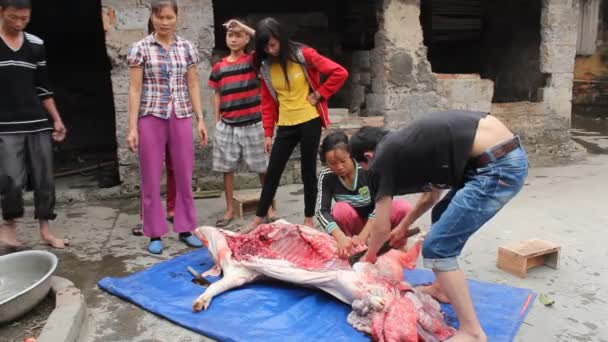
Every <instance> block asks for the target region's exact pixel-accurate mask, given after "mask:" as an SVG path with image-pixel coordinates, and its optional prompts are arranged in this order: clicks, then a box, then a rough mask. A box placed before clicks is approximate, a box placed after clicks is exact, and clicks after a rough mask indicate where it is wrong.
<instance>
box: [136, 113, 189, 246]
mask: <svg viewBox="0 0 608 342" xmlns="http://www.w3.org/2000/svg"><path fill="white" fill-rule="evenodd" d="M137 129H138V132H139V148H138V150H139V168H140V173H141V196H142V202H143V203H142V209H143V226H144V234H145V235H146V236H149V237H161V236H163V235H165V234H167V231H168V227H167V221H166V220H165V210H163V207H162V204H161V198H160V181H161V176H162V171H163V162H164V161H165V149H166V150H168V152H169V158H171V166H172V167H173V174H174V179H175V216H174V219H173V220H174V221H173V230H174V231H175V232H177V233H182V232H190V231H193V230H194V229H195V228H196V210H195V209H194V197H193V195H192V173H193V171H194V145H193V137H192V118H184V119H180V118H177V117H176V116H175V113H172V114H171V115H170V116H169V119H168V120H163V119H159V118H157V117H155V116H152V115H147V116H144V117H141V118H139V120H138V122H137Z"/></svg>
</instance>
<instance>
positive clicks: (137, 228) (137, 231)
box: [131, 223, 144, 236]
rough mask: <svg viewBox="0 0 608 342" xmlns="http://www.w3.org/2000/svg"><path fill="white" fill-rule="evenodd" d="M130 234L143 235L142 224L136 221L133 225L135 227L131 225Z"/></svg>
mask: <svg viewBox="0 0 608 342" xmlns="http://www.w3.org/2000/svg"><path fill="white" fill-rule="evenodd" d="M131 234H133V235H135V236H142V235H144V225H143V224H141V223H138V224H136V225H135V227H133V228H132V229H131Z"/></svg>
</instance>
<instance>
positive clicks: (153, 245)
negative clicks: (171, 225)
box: [148, 240, 163, 254]
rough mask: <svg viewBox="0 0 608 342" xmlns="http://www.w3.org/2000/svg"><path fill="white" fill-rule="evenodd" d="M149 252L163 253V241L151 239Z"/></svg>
mask: <svg viewBox="0 0 608 342" xmlns="http://www.w3.org/2000/svg"><path fill="white" fill-rule="evenodd" d="M148 252H150V253H152V254H162V253H163V243H162V242H161V241H160V240H154V241H150V244H149V245H148Z"/></svg>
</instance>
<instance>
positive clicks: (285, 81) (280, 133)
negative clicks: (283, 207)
mask: <svg viewBox="0 0 608 342" xmlns="http://www.w3.org/2000/svg"><path fill="white" fill-rule="evenodd" d="M255 45H256V49H255V58H254V66H255V68H256V70H257V71H258V72H259V74H260V76H261V78H262V82H261V87H262V99H261V100H262V125H263V127H264V135H265V144H264V147H265V151H266V153H268V154H270V160H269V162H268V170H267V173H266V181H265V182H264V186H263V188H262V194H261V196H260V201H259V204H258V208H257V213H256V217H255V219H254V220H253V222H252V226H253V227H257V225H259V224H260V223H262V221H263V220H264V217H265V216H266V213H267V212H268V208H269V207H270V205H271V203H272V200H273V198H274V196H275V193H276V191H277V187H278V186H279V181H280V179H281V174H282V173H283V170H284V169H285V165H286V164H287V161H289V157H290V156H291V154H292V152H293V149H294V148H295V147H296V145H298V144H300V164H301V175H302V182H303V183H304V216H305V219H304V225H307V226H310V227H313V226H314V222H313V216H314V214H315V200H316V194H317V152H318V149H319V141H320V139H321V128H322V127H327V125H328V124H329V110H328V107H327V100H328V99H329V98H330V97H331V96H332V95H333V94H334V93H336V92H337V91H338V90H339V89H340V87H341V86H342V84H344V81H345V80H346V78H347V77H348V72H347V71H346V69H344V68H343V67H342V66H340V65H338V64H337V63H335V62H333V61H331V60H329V59H328V58H326V57H323V56H321V55H320V54H319V53H317V51H316V50H314V49H313V48H310V47H307V46H304V45H301V44H298V43H295V42H293V41H291V40H290V39H289V36H288V35H287V33H286V32H285V31H284V29H283V28H282V27H281V24H279V22H278V21H276V20H275V19H273V18H266V19H263V20H262V21H260V22H259V23H258V25H257V30H256V44H255ZM321 74H324V75H325V76H326V77H327V78H326V80H325V82H323V84H321V78H320V76H321ZM275 126H277V129H276V137H275V139H274V140H275V141H274V144H273V142H272V138H273V135H274V134H275ZM271 147H272V148H271ZM270 219H272V218H270Z"/></svg>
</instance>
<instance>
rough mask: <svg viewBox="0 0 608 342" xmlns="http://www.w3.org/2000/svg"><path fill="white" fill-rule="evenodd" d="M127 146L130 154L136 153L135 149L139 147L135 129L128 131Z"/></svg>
mask: <svg viewBox="0 0 608 342" xmlns="http://www.w3.org/2000/svg"><path fill="white" fill-rule="evenodd" d="M127 145H128V146H129V150H131V152H137V147H138V145H139V135H138V133H137V129H132V130H130V131H129V135H128V136H127Z"/></svg>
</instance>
